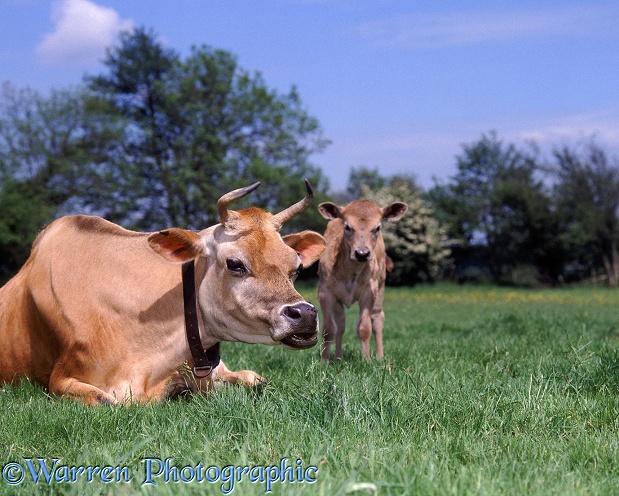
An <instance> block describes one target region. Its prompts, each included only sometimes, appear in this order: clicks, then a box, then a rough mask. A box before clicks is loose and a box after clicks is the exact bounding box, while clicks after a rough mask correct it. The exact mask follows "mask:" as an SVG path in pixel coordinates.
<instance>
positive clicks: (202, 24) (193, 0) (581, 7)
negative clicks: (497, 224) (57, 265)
mask: <svg viewBox="0 0 619 496" xmlns="http://www.w3.org/2000/svg"><path fill="white" fill-rule="evenodd" d="M132 26H145V27H147V28H153V29H154V31H155V32H156V33H157V34H158V35H159V36H160V38H161V40H162V41H163V42H164V43H165V44H166V45H167V46H169V47H171V48H174V49H175V50H177V51H179V52H180V53H187V52H188V50H189V48H190V47H191V46H192V45H202V44H207V45H210V46H213V47H216V48H222V49H225V50H228V51H230V52H232V53H234V54H235V55H236V56H237V57H238V61H239V65H240V66H241V67H242V68H244V69H247V70H250V71H260V72H261V73H262V74H263V76H264V78H265V80H266V83H267V85H268V86H269V87H271V88H276V89H277V90H279V91H281V92H287V91H288V90H289V89H290V87H291V86H292V85H296V86H297V88H298V91H299V93H300V95H301V98H302V100H303V102H304V104H305V106H306V107H307V109H308V111H309V112H310V113H311V114H312V115H314V116H316V117H317V118H318V120H319V121H320V123H321V126H322V128H323V131H324V134H325V137H327V138H329V139H330V140H332V144H331V145H330V146H329V147H328V149H327V150H326V151H325V152H324V153H322V154H320V155H315V156H314V157H313V162H314V163H315V164H316V165H318V166H320V167H322V168H323V170H324V171H325V173H326V174H327V176H328V177H329V178H330V180H331V185H332V189H341V188H343V187H344V186H345V184H346V180H347V178H348V173H349V169H350V167H353V166H361V165H365V166H369V167H378V168H379V169H380V171H381V172H382V173H383V174H393V173H406V174H413V175H415V176H416V177H417V178H418V180H419V182H420V183H421V184H422V185H423V186H425V187H429V186H431V185H432V184H433V179H432V178H433V177H437V178H438V179H439V180H447V179H448V178H449V176H451V175H453V174H454V172H455V156H456V155H458V154H459V153H460V152H461V150H462V144H463V143H471V142H474V141H475V140H477V139H478V138H480V137H481V135H482V133H488V132H490V131H493V130H494V131H496V132H497V134H498V136H499V138H501V139H503V140H505V141H507V142H512V143H515V144H517V145H519V146H525V145H526V143H528V142H529V141H531V140H534V141H535V142H536V143H537V144H538V145H539V146H540V148H541V149H542V151H543V152H545V153H550V150H551V148H552V147H553V146H560V145H565V144H575V143H578V142H579V141H581V140H583V139H587V138H589V137H591V136H595V137H596V140H597V142H598V143H599V144H600V145H602V146H603V147H605V148H606V149H607V150H608V151H609V152H611V154H612V155H615V156H616V155H619V2H616V1H610V0H608V1H607V0H599V1H598V0H589V1H586V2H585V1H570V0H564V1H546V2H544V1H542V2H540V1H539V0H538V1H528V0H518V1H500V0H495V1H475V2H462V1H442V2H439V1H413V0H409V1H404V0H399V1H398V0H374V1H363V0H262V1H258V0H175V1H170V0H130V1H127V0H57V1H56V0H52V1H47V0H0V82H2V81H10V82H12V83H13V84H15V85H16V86H18V87H23V86H30V87H32V88H35V89H38V90H41V91H45V90H46V89H48V88H50V87H68V86H74V85H78V84H80V82H81V81H82V76H83V74H84V73H90V74H96V73H98V72H101V71H102V70H103V68H102V65H101V64H100V61H101V59H102V58H103V56H104V53H105V47H106V46H108V45H109V44H110V43H113V42H114V40H115V36H116V35H117V33H118V31H119V30H121V29H128V28H129V29H130V28H131V27H132Z"/></svg>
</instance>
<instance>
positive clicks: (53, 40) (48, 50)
mask: <svg viewBox="0 0 619 496" xmlns="http://www.w3.org/2000/svg"><path fill="white" fill-rule="evenodd" d="M52 20H53V21H54V31H53V32H52V33H50V34H48V35H46V36H45V38H44V39H43V41H42V42H41V43H40V44H39V45H38V47H37V53H38V55H39V56H40V57H41V59H42V60H43V61H44V62H45V63H47V64H63V63H80V64H83V63H92V62H96V61H98V60H100V59H101V58H102V57H103V55H104V53H105V48H106V47H108V46H110V45H111V44H112V43H113V41H114V38H115V37H116V36H117V35H118V33H119V32H120V31H125V30H130V29H132V28H133V21H132V20H130V19H121V17H120V15H119V14H118V12H116V11H115V10H114V9H110V8H107V7H102V6H100V5H97V4H96V3H94V2H91V1H89V0H60V1H58V2H57V3H55V4H54V6H53V13H52Z"/></svg>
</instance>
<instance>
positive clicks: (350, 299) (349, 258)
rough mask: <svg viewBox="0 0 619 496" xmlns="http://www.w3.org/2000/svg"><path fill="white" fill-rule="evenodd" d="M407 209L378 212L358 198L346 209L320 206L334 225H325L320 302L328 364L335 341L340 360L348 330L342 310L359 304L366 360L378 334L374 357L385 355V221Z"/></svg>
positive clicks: (396, 206)
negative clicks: (372, 340)
mask: <svg viewBox="0 0 619 496" xmlns="http://www.w3.org/2000/svg"><path fill="white" fill-rule="evenodd" d="M407 209H408V206H407V205H406V203H401V202H395V203H392V204H391V205H389V206H387V207H384V208H380V207H379V206H377V205H375V204H374V203H372V202H370V201H368V200H356V201H353V202H351V203H349V204H348V205H346V206H345V207H340V206H338V205H335V204H333V203H329V202H327V203H321V204H320V205H319V206H318V211H319V212H320V213H321V215H322V216H323V217H324V218H325V219H329V220H330V221H331V222H329V224H328V225H327V230H326V232H325V235H324V237H325V239H326V241H327V247H326V249H325V252H324V254H323V256H322V258H321V260H320V265H319V268H318V274H319V276H320V282H319V284H318V299H319V300H320V307H321V309H322V318H323V338H324V342H323V348H322V358H323V360H328V359H329V358H330V354H331V342H332V341H333V340H334V339H335V358H336V359H337V358H341V357H342V335H343V334H344V328H345V323H346V322H345V319H346V317H345V315H344V306H346V307H347V308H350V306H351V305H352V304H353V303H354V302H356V301H358V302H359V321H358V322H357V335H358V336H359V339H361V348H362V351H363V357H364V358H365V359H367V360H369V359H370V337H371V335H372V331H374V334H375V336H376V357H377V358H382V357H383V325H384V322H385V314H384V312H383V297H384V293H385V277H386V260H387V256H386V254H385V243H384V241H383V235H382V233H381V222H382V220H383V219H385V220H391V221H397V220H400V219H401V218H402V216H403V215H404V213H405V212H406V210H407Z"/></svg>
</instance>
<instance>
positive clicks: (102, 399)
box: [48, 367, 118, 406]
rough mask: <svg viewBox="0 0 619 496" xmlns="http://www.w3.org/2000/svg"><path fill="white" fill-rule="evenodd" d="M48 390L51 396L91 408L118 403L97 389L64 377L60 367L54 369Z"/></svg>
mask: <svg viewBox="0 0 619 496" xmlns="http://www.w3.org/2000/svg"><path fill="white" fill-rule="evenodd" d="M48 388H49V392H50V393H51V394H55V395H58V396H61V397H63V398H69V399H72V400H75V401H81V402H82V403H85V404H87V405H91V406H96V405H115V404H116V403H118V401H117V400H116V398H114V396H112V395H111V394H108V393H106V392H105V391H102V390H101V389H99V388H98V387H95V386H93V385H92V384H87V383H85V382H82V381H80V380H79V379H76V378H75V377H69V376H67V375H65V374H64V372H63V370H62V367H57V368H55V369H54V371H53V372H52V375H51V377H50V379H49V386H48Z"/></svg>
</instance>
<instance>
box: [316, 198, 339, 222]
mask: <svg viewBox="0 0 619 496" xmlns="http://www.w3.org/2000/svg"><path fill="white" fill-rule="evenodd" d="M318 211H319V212H320V215H322V216H323V217H324V218H325V219H327V220H333V219H341V218H342V207H339V206H337V205H336V204H335V203H331V202H324V203H321V204H320V205H318Z"/></svg>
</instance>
